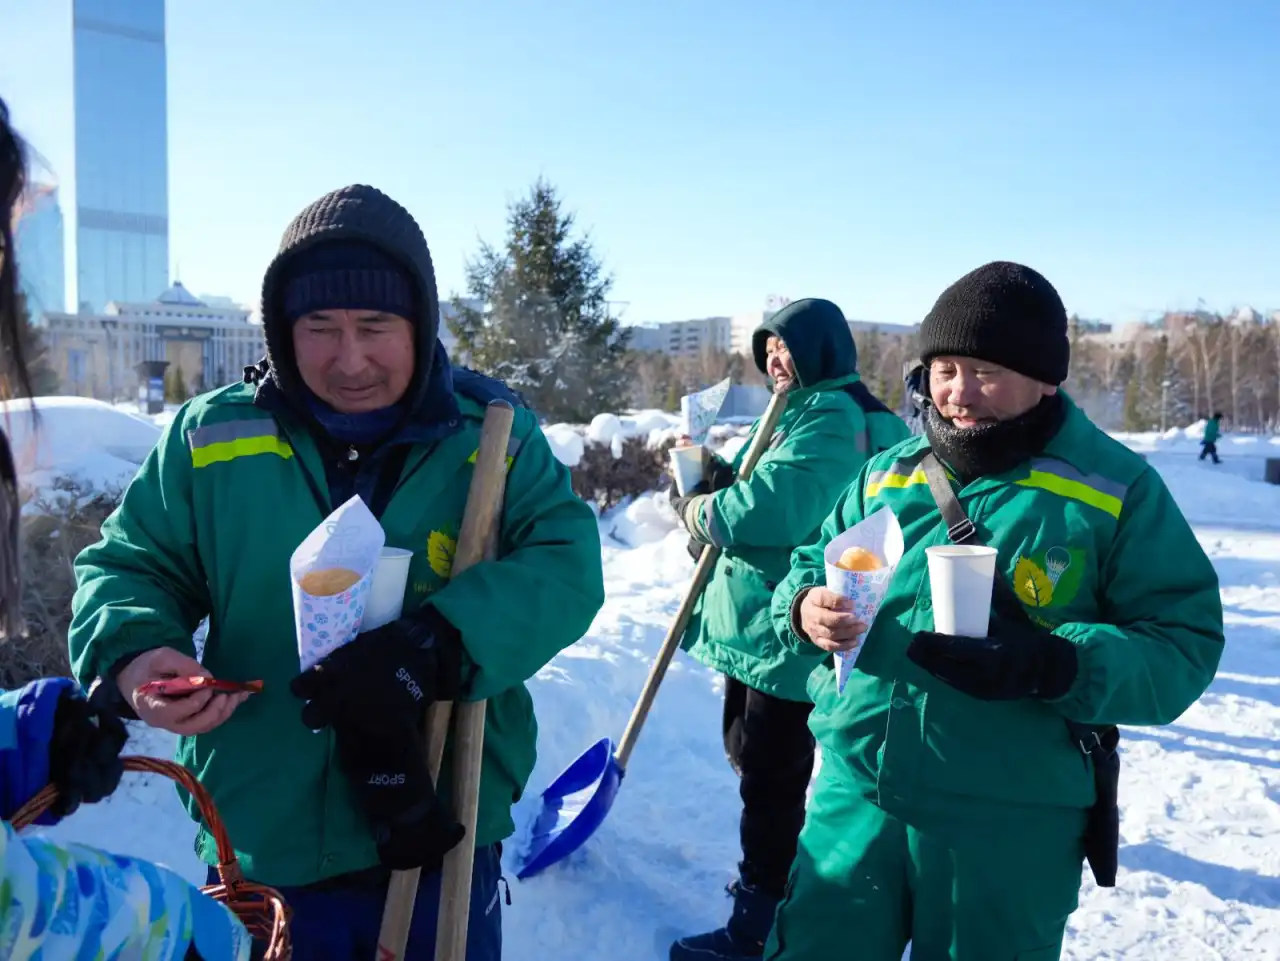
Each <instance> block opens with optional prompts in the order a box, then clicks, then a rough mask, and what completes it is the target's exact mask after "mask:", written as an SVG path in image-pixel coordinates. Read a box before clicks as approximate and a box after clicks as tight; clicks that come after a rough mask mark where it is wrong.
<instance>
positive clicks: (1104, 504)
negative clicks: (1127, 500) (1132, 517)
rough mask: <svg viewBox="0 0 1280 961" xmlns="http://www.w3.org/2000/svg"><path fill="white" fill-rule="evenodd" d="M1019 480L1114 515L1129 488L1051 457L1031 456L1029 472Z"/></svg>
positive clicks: (1122, 505) (1118, 512)
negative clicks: (1083, 472)
mask: <svg viewBox="0 0 1280 961" xmlns="http://www.w3.org/2000/svg"><path fill="white" fill-rule="evenodd" d="M1017 484H1018V485H1019V486H1020V487H1032V488H1035V489H1036V490H1042V491H1048V492H1049V493H1050V494H1057V495H1058V496H1059V497H1067V498H1070V499H1071V500H1076V501H1080V503H1082V504H1088V505H1089V506H1090V507H1096V508H1097V509H1098V510H1100V511H1105V512H1106V513H1108V514H1110V515H1111V516H1112V517H1115V518H1119V517H1120V511H1121V510H1122V509H1123V508H1124V495H1125V493H1126V492H1127V491H1128V489H1129V488H1128V487H1126V486H1125V485H1124V484H1121V483H1119V482H1117V481H1113V480H1109V479H1107V478H1106V477H1102V476H1101V475H1099V474H1082V473H1081V472H1080V471H1078V470H1076V469H1075V468H1074V467H1072V466H1071V465H1070V464H1068V463H1067V462H1066V461H1061V460H1054V459H1052V458H1048V457H1037V458H1035V459H1034V460H1032V461H1031V474H1030V476H1029V477H1027V478H1026V479H1024V480H1020V481H1017Z"/></svg>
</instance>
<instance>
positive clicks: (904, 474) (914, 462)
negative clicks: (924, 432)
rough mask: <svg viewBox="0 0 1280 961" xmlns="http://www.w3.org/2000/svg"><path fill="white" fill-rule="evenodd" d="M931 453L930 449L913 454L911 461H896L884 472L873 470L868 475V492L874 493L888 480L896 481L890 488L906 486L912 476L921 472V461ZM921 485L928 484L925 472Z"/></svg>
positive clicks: (921, 477)
mask: <svg viewBox="0 0 1280 961" xmlns="http://www.w3.org/2000/svg"><path fill="white" fill-rule="evenodd" d="M927 453H929V448H927V447H926V448H925V449H924V450H922V451H920V452H919V453H917V454H913V455H912V457H911V459H910V460H895V461H894V462H893V463H891V464H890V465H889V466H888V467H886V468H885V469H884V470H873V471H871V472H870V473H869V474H867V490H868V491H869V492H872V496H874V492H875V491H877V489H878V488H879V487H880V486H881V485H883V484H884V482H885V480H886V479H890V480H891V481H896V483H891V485H890V486H894V487H901V486H903V485H905V484H906V482H907V480H908V479H909V478H911V475H912V474H914V473H915V472H916V471H918V470H920V461H921V460H923V459H924V455H925V454H927ZM919 482H920V483H922V484H923V483H926V481H925V479H924V474H923V472H922V473H921V475H920V479H919Z"/></svg>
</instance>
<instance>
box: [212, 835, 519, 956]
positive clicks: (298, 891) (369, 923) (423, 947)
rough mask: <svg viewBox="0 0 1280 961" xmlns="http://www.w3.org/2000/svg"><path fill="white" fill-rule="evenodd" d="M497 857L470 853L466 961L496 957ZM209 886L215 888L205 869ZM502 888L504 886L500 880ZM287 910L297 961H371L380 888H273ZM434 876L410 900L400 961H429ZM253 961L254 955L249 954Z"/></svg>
mask: <svg viewBox="0 0 1280 961" xmlns="http://www.w3.org/2000/svg"><path fill="white" fill-rule="evenodd" d="M501 878H502V856H501V853H500V851H499V846H498V845H496V844H494V845H490V846H488V847H483V848H477V849H476V860H475V868H474V870H473V872H472V877H471V915H470V920H469V922H468V925H467V961H500V959H501V958H502V908H501V900H502V898H501V891H500V890H499V881H500V879H501ZM208 883H209V884H217V883H218V875H217V871H215V870H214V869H212V868H210V869H209V881H208ZM502 883H505V881H503V882H502ZM278 890H279V891H280V894H281V895H282V896H283V897H284V899H285V901H286V902H287V903H288V905H289V907H290V908H292V909H293V923H292V925H291V926H290V930H291V932H292V934H293V956H294V957H295V958H297V959H298V961H304V959H305V961H372V959H373V958H374V957H375V954H376V951H377V949H378V929H379V928H380V927H381V926H382V908H383V905H384V904H385V903H386V896H387V892H386V885H385V884H380V885H376V886H360V885H354V884H353V885H351V886H349V887H343V886H337V885H323V886H312V887H297V888H290V887H286V888H279V889H278ZM439 908H440V874H439V872H437V873H436V874H431V875H423V876H422V883H421V884H420V885H419V887H418V897H417V899H416V900H415V901H414V907H413V923H412V924H411V925H410V928H409V946H408V948H407V950H406V951H405V956H404V961H433V959H434V957H435V949H436V912H437V911H438V910H439ZM255 957H257V955H256V954H255Z"/></svg>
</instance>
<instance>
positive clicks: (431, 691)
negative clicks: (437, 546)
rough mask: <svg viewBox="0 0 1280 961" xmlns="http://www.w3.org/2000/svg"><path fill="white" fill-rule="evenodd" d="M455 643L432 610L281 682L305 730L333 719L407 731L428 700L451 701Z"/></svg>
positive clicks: (458, 678)
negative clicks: (298, 705)
mask: <svg viewBox="0 0 1280 961" xmlns="http://www.w3.org/2000/svg"><path fill="white" fill-rule="evenodd" d="M461 686H462V640H461V636H460V635H459V633H458V630H457V628H455V627H454V626H453V625H452V624H450V623H449V622H448V621H447V620H445V618H444V616H443V615H442V614H440V613H439V612H438V611H436V609H435V608H433V607H429V606H428V607H426V608H423V609H422V610H420V611H415V612H414V613H413V614H410V615H408V616H407V617H402V618H400V619H399V620H397V621H392V622H391V623H390V624H385V625H383V626H382V627H378V628H375V629H374V630H372V631H367V632H365V633H364V634H360V635H359V636H357V637H356V638H355V640H353V641H351V643H349V644H345V645H343V646H342V647H340V648H338V649H337V650H335V651H334V652H333V653H332V654H330V655H329V656H328V657H326V658H325V659H324V660H322V661H321V662H320V663H319V664H316V665H314V666H313V667H311V668H310V669H308V670H306V671H303V672H302V673H301V674H299V675H298V676H297V677H295V678H294V679H293V680H292V681H291V682H290V683H289V690H290V691H292V692H293V694H294V696H295V697H300V698H302V699H303V700H305V701H307V704H306V706H305V707H303V709H302V723H303V724H305V725H307V727H309V728H311V729H312V730H313V731H314V730H317V729H319V728H322V727H324V726H325V725H326V724H333V723H334V721H335V720H336V719H337V718H340V717H346V718H357V719H359V720H360V722H361V723H362V724H364V725H366V726H369V725H374V726H388V727H390V728H393V729H395V730H397V731H405V730H412V729H415V728H416V727H417V726H418V725H419V724H421V722H422V718H423V717H424V715H425V712H426V710H427V708H428V707H429V706H430V705H431V704H432V703H434V702H436V701H453V700H457V698H458V695H459V693H460V688H461Z"/></svg>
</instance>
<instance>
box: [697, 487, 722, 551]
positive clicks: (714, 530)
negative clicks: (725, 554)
mask: <svg viewBox="0 0 1280 961" xmlns="http://www.w3.org/2000/svg"><path fill="white" fill-rule="evenodd" d="M702 525H703V527H705V528H706V529H707V539H708V540H709V541H711V544H712V546H714V547H719V548H723V547H724V545H725V536H724V528H723V526H722V525H721V521H720V512H719V511H717V510H716V501H715V498H714V497H707V499H706V500H704V501H703V502H702Z"/></svg>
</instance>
